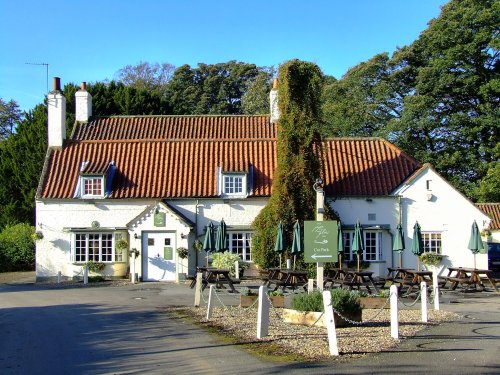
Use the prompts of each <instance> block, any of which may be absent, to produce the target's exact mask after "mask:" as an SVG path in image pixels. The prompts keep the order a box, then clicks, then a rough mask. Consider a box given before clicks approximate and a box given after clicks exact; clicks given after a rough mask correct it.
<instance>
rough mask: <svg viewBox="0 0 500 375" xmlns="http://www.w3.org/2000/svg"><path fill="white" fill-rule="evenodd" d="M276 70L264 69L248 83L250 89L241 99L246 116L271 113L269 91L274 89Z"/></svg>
mask: <svg viewBox="0 0 500 375" xmlns="http://www.w3.org/2000/svg"><path fill="white" fill-rule="evenodd" d="M274 75H275V72H274V69H262V71H260V72H259V74H257V76H256V77H255V78H254V79H253V80H251V81H250V82H249V83H248V88H247V90H246V92H245V94H244V95H243V97H242V98H241V107H242V110H243V113H244V114H246V115H262V114H268V113H269V91H270V90H271V87H272V81H273V78H274Z"/></svg>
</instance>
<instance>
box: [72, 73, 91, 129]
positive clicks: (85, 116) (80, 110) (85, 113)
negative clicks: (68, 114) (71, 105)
mask: <svg viewBox="0 0 500 375" xmlns="http://www.w3.org/2000/svg"><path fill="white" fill-rule="evenodd" d="M75 115H76V121H80V122H88V121H89V118H90V117H91V116H92V95H90V93H89V92H88V91H87V83H86V82H82V88H81V89H80V90H78V91H77V92H76V93H75Z"/></svg>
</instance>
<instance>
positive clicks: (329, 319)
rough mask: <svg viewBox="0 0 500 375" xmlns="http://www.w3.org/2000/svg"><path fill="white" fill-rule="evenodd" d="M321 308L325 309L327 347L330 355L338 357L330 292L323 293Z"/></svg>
mask: <svg viewBox="0 0 500 375" xmlns="http://www.w3.org/2000/svg"><path fill="white" fill-rule="evenodd" d="M323 306H324V309H325V322H326V330H327V332H328V347H329V348H330V355H339V347H338V345H337V332H336V330H335V317H334V315H333V308H332V294H331V293H330V291H328V290H325V291H324V292H323Z"/></svg>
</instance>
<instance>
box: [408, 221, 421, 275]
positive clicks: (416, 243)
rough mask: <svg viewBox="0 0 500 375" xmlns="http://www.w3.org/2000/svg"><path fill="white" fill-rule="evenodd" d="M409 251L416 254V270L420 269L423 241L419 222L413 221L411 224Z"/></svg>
mask: <svg viewBox="0 0 500 375" xmlns="http://www.w3.org/2000/svg"><path fill="white" fill-rule="evenodd" d="M411 252H412V253H413V254H415V255H416V256H417V271H420V258H419V257H420V255H422V254H423V253H424V242H423V241H422V232H421V231H420V224H419V223H418V221H417V222H415V225H414V226H413V239H412V241H411Z"/></svg>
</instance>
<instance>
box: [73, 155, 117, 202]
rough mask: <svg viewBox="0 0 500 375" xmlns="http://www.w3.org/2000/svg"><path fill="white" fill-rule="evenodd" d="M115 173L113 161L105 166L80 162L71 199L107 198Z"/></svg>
mask: <svg viewBox="0 0 500 375" xmlns="http://www.w3.org/2000/svg"><path fill="white" fill-rule="evenodd" d="M115 171H116V166H115V162H114V161H111V162H109V163H106V164H102V163H95V162H94V163H91V162H88V161H84V162H82V165H81V167H80V175H79V176H78V182H77V185H76V189H75V193H74V195H73V197H74V198H83V199H99V198H107V197H109V196H110V194H111V188H112V183H113V176H114V174H115Z"/></svg>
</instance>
